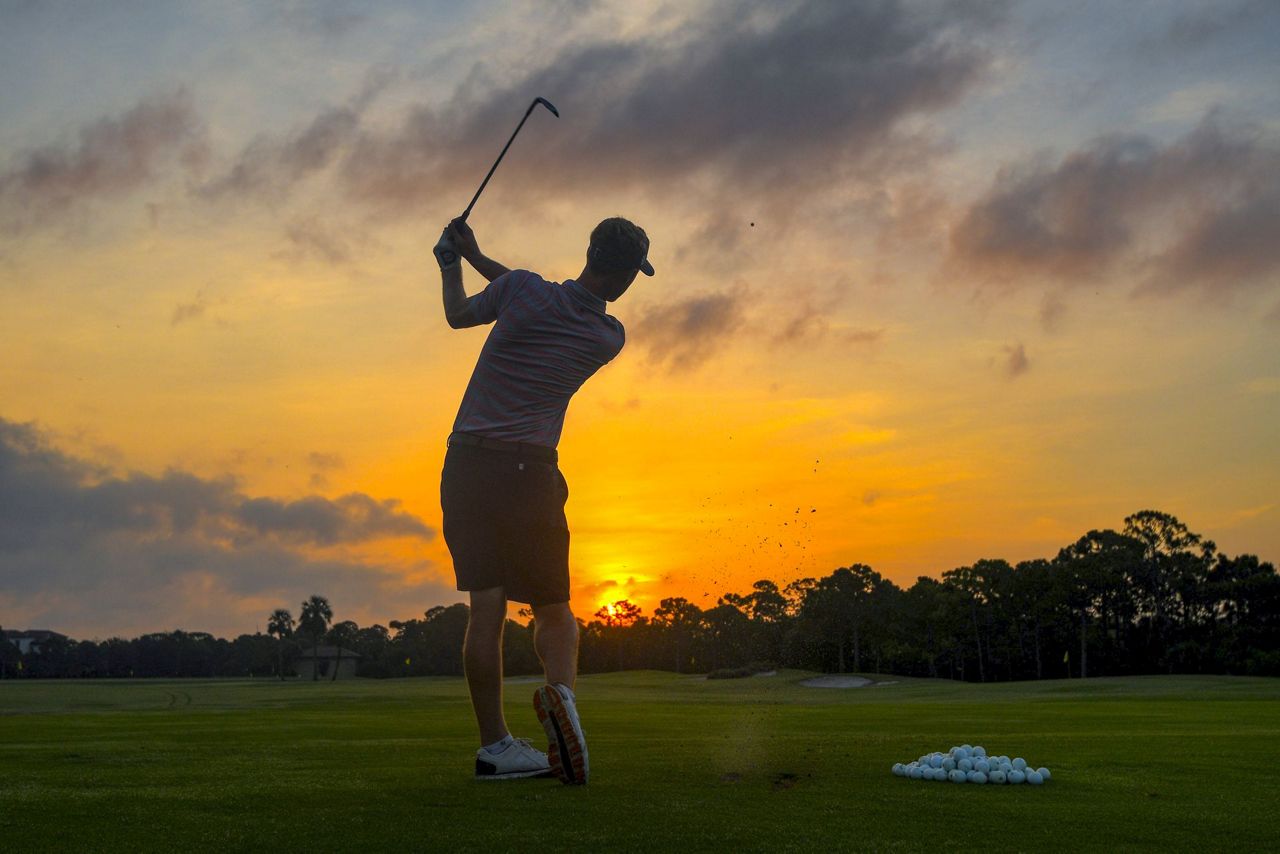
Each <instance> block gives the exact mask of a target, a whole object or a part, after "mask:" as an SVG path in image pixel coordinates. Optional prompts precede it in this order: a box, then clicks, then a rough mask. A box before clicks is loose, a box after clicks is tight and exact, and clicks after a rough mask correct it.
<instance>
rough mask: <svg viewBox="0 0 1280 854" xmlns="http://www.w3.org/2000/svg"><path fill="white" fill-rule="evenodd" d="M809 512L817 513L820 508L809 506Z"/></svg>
mask: <svg viewBox="0 0 1280 854" xmlns="http://www.w3.org/2000/svg"><path fill="white" fill-rule="evenodd" d="M809 512H810V513H817V512H818V508H817V507H810V508H809Z"/></svg>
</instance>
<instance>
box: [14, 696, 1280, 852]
mask: <svg viewBox="0 0 1280 854" xmlns="http://www.w3.org/2000/svg"><path fill="white" fill-rule="evenodd" d="M808 675H810V674H804V673H799V672H792V671H784V672H782V673H781V674H779V675H778V676H774V677H757V678H751V679H741V680H725V681H712V682H708V681H704V680H701V679H697V678H693V677H688V676H677V675H674V674H667V673H653V672H638V673H624V674H607V675H599V676H589V677H584V678H583V679H582V680H581V681H580V682H579V685H578V694H579V705H580V708H581V710H582V714H583V722H584V725H585V727H586V730H587V734H588V736H589V739H590V741H589V743H590V746H591V761H592V767H591V770H592V782H591V784H590V785H589V786H587V787H584V788H571V787H566V786H561V785H560V784H559V783H557V782H554V781H550V780H526V781H513V782H508V783H478V782H475V781H474V780H473V779H472V776H471V773H472V755H473V752H474V750H475V733H474V728H473V723H472V720H471V715H470V705H469V703H468V701H467V695H466V688H465V685H464V684H463V682H462V681H461V680H458V679H411V680H392V681H365V680H357V681H352V682H346V683H336V684H333V683H318V684H312V683H301V684H294V683H289V684H281V683H278V682H270V681H261V680H255V681H198V680H182V681H153V680H131V681H112V682H105V681H104V682H88V681H67V682H57V681H41V682H36V681H26V682H15V681H7V682H0V849H4V850H8V851H24V852H26V851H152V850H172V851H188V850H207V851H215V850H216V851H226V850H244V851H249V850H252V851H262V850H270V849H282V850H310V851H358V850H367V851H384V850H392V849H397V850H405V851H455V850H484V851H505V850H512V851H514V850H530V849H533V848H534V847H535V846H536V847H537V848H538V849H539V850H549V851H559V850H569V849H574V850H580V851H615V850H641V849H657V848H663V849H672V848H674V849H676V850H677V851H678V852H680V854H684V852H687V851H696V850H728V851H764V850H767V851H787V850H796V851H801V850H823V851H826V850H849V849H876V850H880V849H900V850H922V849H925V848H928V849H932V850H939V849H941V848H943V847H947V848H950V847H960V846H965V847H973V848H979V847H981V848H989V847H991V846H992V843H994V842H995V841H996V840H997V839H999V840H1000V845H1001V846H1003V847H1006V848H1009V849H1011V850H1028V851H1039V850H1046V849H1047V850H1064V849H1072V850H1078V849H1080V848H1094V849H1100V850H1109V851H1114V850H1126V849H1157V848H1158V849H1165V850H1181V849H1193V848H1200V849H1214V850H1221V849H1228V848H1239V849H1242V850H1253V849H1255V848H1257V847H1259V844H1260V843H1262V841H1263V840H1266V839H1271V840H1272V841H1273V842H1274V841H1275V840H1276V839H1280V813H1278V811H1277V810H1276V809H1275V803H1276V801H1275V793H1276V791H1277V786H1276V783H1275V780H1276V775H1277V772H1280V762H1278V761H1277V760H1280V703H1278V702H1277V700H1280V680H1275V679H1270V680H1268V679H1246V678H1238V677H1145V678H1134V679H1097V680H1089V681H1088V682H1084V683H1081V682H1079V681H1049V682H1041V683H1026V684H1010V685H987V686H981V685H965V684H959V683H952V682H943V681H933V680H917V679H902V678H899V677H882V679H883V680H896V682H895V683H894V684H879V685H876V686H874V687H869V688H861V689H850V690H835V689H813V688H805V687H802V686H801V685H799V682H800V680H802V679H803V678H805V677H806V676H808ZM533 687H534V686H533V685H531V684H528V683H523V682H512V681H509V682H508V687H507V695H506V696H507V704H508V721H509V723H510V724H511V726H512V728H513V730H514V731H515V733H516V734H517V735H522V734H523V735H526V736H529V737H531V738H533V737H535V736H537V735H540V733H541V730H540V728H539V727H538V725H537V721H536V719H535V718H534V714H533V711H532V709H531V707H530V705H529V702H528V701H529V698H530V696H531V694H532V691H533ZM966 741H967V742H973V743H981V744H983V745H985V746H986V747H987V748H988V749H989V750H991V751H993V752H997V753H1008V754H1010V755H1023V756H1026V757H1027V758H1028V759H1030V760H1032V761H1033V762H1034V763H1035V764H1043V765H1048V766H1049V767H1050V768H1051V769H1052V770H1053V773H1054V777H1053V781H1052V782H1051V783H1049V784H1047V785H1045V786H1043V787H1039V788H1033V787H1029V786H1025V785H1024V786H1020V787H1009V786H1003V787H994V786H985V787H978V786H971V785H965V786H956V785H952V784H949V783H929V782H921V781H909V780H903V779H899V778H897V777H894V776H892V775H891V774H890V773H889V767H890V766H891V765H892V764H893V763H894V762H895V761H909V760H911V759H914V758H915V757H917V756H918V755H919V754H921V753H924V752H927V751H931V750H945V749H946V748H948V747H950V746H951V745H952V744H958V743H961V742H966ZM1262 844H1263V845H1264V846H1265V843H1262Z"/></svg>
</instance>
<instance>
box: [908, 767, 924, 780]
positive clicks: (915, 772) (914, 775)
mask: <svg viewBox="0 0 1280 854" xmlns="http://www.w3.org/2000/svg"><path fill="white" fill-rule="evenodd" d="M909 776H910V777H911V779H912V780H923V779H924V769H923V768H912V769H911V771H910V772H909Z"/></svg>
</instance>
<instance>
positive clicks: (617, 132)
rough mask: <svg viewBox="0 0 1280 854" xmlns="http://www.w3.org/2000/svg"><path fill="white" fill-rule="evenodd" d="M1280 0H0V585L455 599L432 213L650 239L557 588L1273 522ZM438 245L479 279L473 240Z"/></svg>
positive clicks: (585, 605) (571, 264)
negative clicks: (79, 0) (623, 221)
mask: <svg viewBox="0 0 1280 854" xmlns="http://www.w3.org/2000/svg"><path fill="white" fill-rule="evenodd" d="M1277 43H1280V7H1278V6H1277V5H1276V4H1271V3H1257V2H1222V3H1207V2H1197V3H1191V2H1152V3H1132V4H1130V3H1125V4H1082V5H1079V6H1078V7H1077V4H1060V3H1055V2H1047V1H1046V2H1001V3H989V4H982V3H972V4H950V3H915V2H882V3H875V4H860V3H859V4H855V3H824V2H798V1H796V2H783V3H758V4H751V3H729V2H719V1H718V0H714V1H713V2H689V3H679V4H672V3H662V2H650V3H645V2H639V3H637V2H604V1H603V0H601V2H592V0H585V1H584V2H567V1H566V2H558V3H539V2H477V3H473V4H466V5H465V8H464V9H460V8H459V4H454V3H428V4H421V3H383V2H375V3H363V2H362V3H315V4H312V3H307V4H302V3H298V4H292V3H285V4H252V3H249V4H223V3H217V4H209V3H206V4H189V3H158V2H157V3H133V4H127V5H117V4H59V3H49V4H44V3H42V4H22V3H2V4H0V77H2V79H3V81H4V87H3V90H4V93H3V95H0V625H3V626H4V627H6V628H28V627H30V628H37V627H38V628H49V629H54V630H56V631H61V632H64V633H67V634H70V635H72V636H73V637H77V638H93V637H98V638H103V637H109V636H111V635H115V634H120V635H124V636H134V635H137V634H139V633H143V632H149V631H160V630H167V629H172V628H183V629H186V630H204V631H211V632H215V633H218V634H222V635H227V636H229V635H234V634H238V633H240V632H252V631H254V630H255V629H263V628H264V627H265V621H266V617H267V615H268V614H269V613H270V611H271V610H272V609H274V608H277V607H288V608H290V609H292V610H293V611H294V612H295V614H296V613H297V610H298V604H299V603H300V602H301V601H302V600H303V599H304V598H305V597H306V596H308V595H310V594H312V593H320V594H323V595H326V596H328V597H329V598H330V600H331V601H332V603H333V606H334V611H335V618H336V619H339V620H341V619H354V620H356V621H357V622H359V623H360V624H361V625H366V624H369V623H373V622H379V623H382V624H384V625H385V624H387V623H388V622H389V621H390V620H392V619H408V618H411V617H415V616H420V615H421V613H422V612H423V611H424V610H425V609H426V608H429V607H431V606H433V605H438V604H448V603H451V602H455V601H460V600H461V594H458V593H457V592H456V591H455V590H454V589H453V578H452V568H451V565H450V561H449V556H448V552H447V550H446V548H445V545H444V541H443V538H442V537H441V536H440V534H439V529H440V505H439V476H440V466H441V463H442V460H443V456H444V451H445V437H446V436H447V434H448V433H449V430H450V427H451V425H452V421H453V416H454V413H455V411H456V408H457V405H458V401H459V399H460V396H461V394H462V391H463V389H464V388H465V386H466V383H467V380H468V378H469V376H470V371H471V368H472V366H473V364H474V362H475V358H476V356H477V354H478V353H479V350H480V347H481V345H482V344H483V341H484V336H485V335H486V334H487V331H488V329H487V327H486V328H479V329H471V330H465V331H454V330H451V329H449V327H448V326H447V325H446V324H445V322H444V318H443V313H442V309H441V297H440V278H439V274H438V273H437V271H436V265H435V262H434V259H433V258H432V256H431V245H432V244H433V243H434V242H435V239H436V237H437V235H438V234H439V231H440V228H441V226H442V225H443V224H444V223H445V222H446V221H447V220H448V219H449V218H450V217H452V216H455V215H457V214H458V213H460V212H461V210H462V208H463V207H464V206H465V204H466V202H467V201H468V200H469V199H470V197H471V194H472V192H474V189H475V187H476V186H477V185H478V184H479V181H480V179H481V178H482V177H483V176H484V173H485V171H486V170H487V169H488V167H489V165H490V164H491V163H492V160H493V158H494V157H495V156H496V154H497V152H498V150H499V149H500V148H501V146H502V144H503V143H504V142H505V141H506V138H507V136H508V135H509V134H510V132H511V130H512V129H513V128H514V126H515V124H516V122H517V121H518V120H519V118H520V116H521V115H522V114H523V111H524V109H525V108H526V107H527V106H528V104H529V102H530V101H531V100H532V98H533V97H534V96H538V95H541V96H544V97H546V98H548V99H550V100H551V101H552V102H554V103H555V104H556V105H557V107H558V108H559V109H560V112H561V116H562V117H561V118H560V119H559V120H557V119H555V118H553V117H552V116H551V115H550V114H548V113H545V112H542V111H539V112H537V113H535V114H534V115H533V116H532V117H531V118H530V120H529V122H528V123H527V124H526V126H525V128H524V130H523V131H522V133H521V135H520V137H519V138H517V140H516V142H515V144H514V145H513V147H512V149H511V152H510V153H509V155H508V157H507V159H506V160H505V161H504V162H503V164H502V165H501V167H500V168H499V169H498V172H497V174H496V175H495V177H494V179H493V182H492V183H491V184H490V186H489V188H488V189H487V190H486V191H485V194H484V196H482V197H481V199H480V201H479V203H478V204H477V206H476V209H475V211H474V213H473V214H472V216H471V220H470V222H471V224H472V225H473V227H474V228H475V230H476V233H477V236H478V238H479V240H480V245H481V247H482V249H483V250H484V251H485V252H486V253H487V254H489V255H490V256H492V257H494V258H496V259H497V260H499V261H501V262H503V263H505V264H506V265H508V266H510V267H523V268H529V269H534V270H537V271H539V272H540V273H542V274H543V276H545V277H546V278H548V279H551V280H557V281H562V280H565V279H569V278H572V277H574V276H575V275H576V274H577V273H578V272H579V271H580V270H581V268H582V263H583V257H584V252H585V249H586V237H587V234H588V233H589V231H590V229H591V228H592V226H594V225H595V223H596V222H598V221H599V220H600V219H602V218H604V217H607V216H612V215H618V214H620V215H625V216H627V217H630V218H632V219H634V220H635V221H636V222H637V223H639V224H640V225H642V226H643V227H644V228H645V229H646V230H647V231H648V233H649V235H650V237H651V240H652V248H651V252H650V258H651V260H652V261H653V263H654V265H655V267H656V268H657V270H658V275H657V276H656V277H655V278H653V279H644V278H643V277H642V279H641V280H640V281H638V282H637V283H636V285H635V286H634V287H633V288H632V289H631V291H630V292H628V294H627V295H626V296H624V297H623V298H622V299H621V300H620V301H619V302H617V303H616V304H614V306H613V308H612V313H614V314H615V315H616V316H617V317H618V318H619V319H620V320H621V321H622V322H623V323H624V324H625V325H626V328H627V342H628V343H627V346H626V348H625V349H624V350H623V352H622V354H621V355H620V356H619V357H618V358H617V359H616V360H615V361H614V362H613V363H611V364H609V365H608V366H606V367H605V368H604V369H603V370H602V371H601V372H600V373H599V374H597V375H596V377H594V378H593V379H592V380H590V381H589V382H588V383H587V385H586V386H585V387H584V388H583V390H582V391H581V392H580V393H579V394H578V396H577V397H576V398H575V399H574V401H573V403H572V405H571V406H570V408H569V414H568V418H567V422H566V428H565V431H564V435H563V438H562V440H561V444H560V454H561V467H562V469H563V471H564V472H565V476H566V478H567V479H568V482H569V485H570V492H571V495H570V499H569V504H568V508H567V512H568V515H569V522H570V527H571V530H572V532H573V547H572V555H571V568H572V573H573V578H574V604H575V608H576V610H577V612H578V613H579V615H580V616H584V617H585V616H589V615H590V613H591V612H593V611H595V610H596V609H597V608H598V607H600V606H601V605H602V604H604V603H606V602H611V601H614V600H616V599H620V598H624V597H626V598H630V599H632V600H633V601H635V602H637V603H638V604H639V605H640V606H641V607H642V608H643V609H644V610H645V612H646V613H649V612H650V611H651V610H652V608H653V607H654V606H655V605H656V604H657V602H658V600H659V599H660V598H662V597H665V596H673V595H678V596H686V597H688V598H689V599H691V600H693V601H695V602H697V603H699V604H701V605H704V606H708V605H712V604H714V602H715V599H716V597H718V596H719V595H721V594H723V593H725V592H729V591H735V592H741V591H744V590H746V589H748V588H749V587H750V585H751V583H752V582H754V581H755V580H757V579H759V578H771V579H774V580H776V581H778V582H779V583H781V584H785V583H786V582H788V581H791V580H794V579H795V578H798V577H802V576H805V575H811V576H816V575H824V574H827V573H829V572H830V571H831V570H833V569H835V568H836V567H839V566H847V565H849V564H851V563H866V564H869V565H871V566H872V567H874V568H875V569H877V570H878V571H880V572H881V573H882V574H884V575H886V576H887V577H889V578H891V579H893V580H894V581H896V582H898V583H899V584H902V585H904V586H905V585H909V584H911V583H912V582H913V581H914V580H915V578H916V577H917V576H919V575H922V574H927V575H938V574H940V573H942V572H943V571H945V570H948V569H952V568H955V567H959V566H965V565H969V564H971V563H973V562H974V561H976V560H978V559H981V558H1004V559H1007V560H1009V561H1011V562H1016V561H1019V560H1025V559H1029V558H1034V557H1053V556H1054V555H1055V554H1056V553H1057V550H1058V549H1059V548H1060V547H1062V546H1065V545H1068V544H1069V543H1071V542H1073V541H1074V540H1075V539H1076V538H1078V537H1079V536H1081V535H1083V534H1084V533H1086V532H1087V531H1089V530H1090V529H1093V528H1099V529H1101V528H1115V529H1119V528H1121V527H1122V525H1123V519H1124V517H1125V516H1126V515H1128V514H1130V513H1133V512H1136V511H1138V510H1142V509H1158V510H1162V511H1165V512H1169V513H1172V514H1174V515H1176V516H1177V517H1178V518H1179V519H1181V520H1182V521H1183V522H1185V523H1186V524H1187V525H1188V526H1189V527H1190V528H1191V529H1192V530H1193V531H1195V532H1197V533H1200V534H1202V535H1204V536H1205V537H1206V538H1208V539H1211V540H1213V541H1215V542H1216V543H1217V545H1218V546H1219V548H1220V550H1222V551H1224V552H1227V553H1229V554H1232V555H1234V554H1239V553H1246V552H1247V553H1253V554H1257V555H1259V556H1261V557H1262V558H1264V559H1269V560H1273V561H1274V560H1276V559H1278V558H1280V498H1277V485H1278V484H1280V442H1277V438H1276V437H1277V435H1280V433H1278V431H1277V428H1278V427H1280V344H1278V343H1277V341H1278V339H1280V95H1278V94H1277V93H1278V92H1280V87H1277V86H1276V85H1275V83H1276V81H1277V79H1280V75H1278V74H1277V72H1278V71H1280V67H1278V64H1277V59H1276V51H1275V45H1276V44H1277ZM465 282H466V285H467V288H468V291H469V292H474V291H475V290H476V289H477V288H478V287H480V286H481V284H482V283H483V280H482V279H480V277H479V276H478V275H477V274H475V273H474V272H473V271H471V270H470V269H469V268H468V269H467V272H466V274H465Z"/></svg>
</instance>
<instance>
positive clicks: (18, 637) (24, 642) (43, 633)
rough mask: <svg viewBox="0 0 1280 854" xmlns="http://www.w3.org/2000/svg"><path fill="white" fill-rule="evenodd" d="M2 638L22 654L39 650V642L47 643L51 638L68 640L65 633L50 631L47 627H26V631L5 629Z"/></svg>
mask: <svg viewBox="0 0 1280 854" xmlns="http://www.w3.org/2000/svg"><path fill="white" fill-rule="evenodd" d="M4 639H5V640H7V641H8V642H9V643H11V644H13V645H14V646H16V647H17V648H18V652H20V653H22V654H23V655H27V654H28V653H32V652H39V651H40V644H42V643H48V642H49V641H52V640H69V638H68V637H67V636H66V635H63V634H58V633H57V632H51V631H49V630H48V629H27V630H26V631H18V630H17V629H5V630H4Z"/></svg>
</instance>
